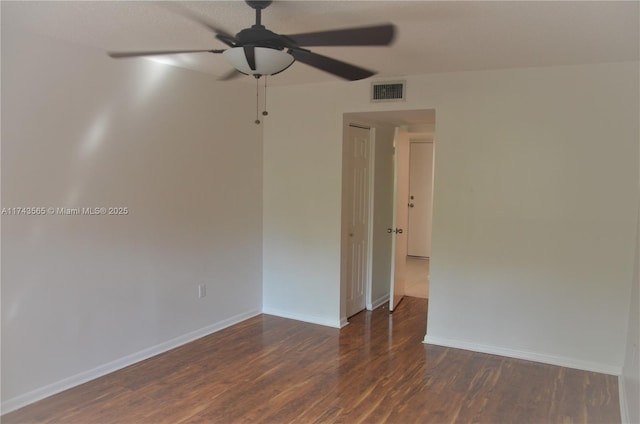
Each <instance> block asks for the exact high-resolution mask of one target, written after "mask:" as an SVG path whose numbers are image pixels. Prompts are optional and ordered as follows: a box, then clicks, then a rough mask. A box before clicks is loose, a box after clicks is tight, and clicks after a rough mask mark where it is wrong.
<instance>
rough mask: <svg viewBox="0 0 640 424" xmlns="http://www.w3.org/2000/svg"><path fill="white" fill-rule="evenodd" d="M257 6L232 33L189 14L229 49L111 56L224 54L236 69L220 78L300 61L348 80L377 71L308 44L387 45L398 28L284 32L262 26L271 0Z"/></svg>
mask: <svg viewBox="0 0 640 424" xmlns="http://www.w3.org/2000/svg"><path fill="white" fill-rule="evenodd" d="M246 3H247V4H248V5H249V6H250V7H252V8H253V9H255V14H256V23H255V24H254V25H252V26H251V27H249V28H245V29H243V30H241V31H240V32H238V33H237V34H236V35H235V36H234V35H230V34H228V33H226V32H225V31H223V30H222V29H220V28H217V27H215V26H213V25H211V24H210V23H208V22H205V21H204V20H202V19H200V18H199V17H196V16H193V15H190V16H189V17H190V18H191V19H194V20H196V21H198V22H199V23H200V24H202V25H204V26H206V27H207V28H208V29H210V30H211V31H213V32H214V33H215V37H216V38H217V39H218V40H220V41H221V42H223V43H224V44H226V45H227V46H229V48H227V49H213V50H170V51H169V50H166V51H142V52H111V53H109V56H111V57H112V58H130V57H140V56H156V55H171V54H181V53H202V52H208V53H214V54H220V53H221V54H222V55H223V56H224V57H225V59H226V60H227V61H228V62H229V63H230V64H231V65H232V66H233V67H234V68H235V69H234V70H233V71H232V72H231V73H230V74H227V75H226V76H224V77H222V78H221V79H223V80H224V79H230V78H233V77H235V76H238V75H240V73H241V74H246V75H253V76H254V77H255V78H260V77H261V76H263V75H264V76H267V75H275V74H277V73H280V72H282V71H284V70H285V69H287V68H288V67H289V66H291V65H292V64H293V62H295V61H298V62H301V63H304V64H306V65H309V66H312V67H314V68H317V69H320V70H322V71H325V72H328V73H330V74H333V75H336V76H338V77H341V78H344V79H346V80H349V81H356V80H360V79H363V78H367V77H370V76H372V75H375V72H374V71H371V70H368V69H365V68H362V67H359V66H356V65H352V64H350V63H346V62H343V61H340V60H337V59H332V58H330V57H327V56H323V55H320V54H317V53H313V52H311V51H310V50H308V49H306V48H305V47H312V46H386V45H389V44H391V42H392V41H393V37H394V33H395V27H394V26H393V25H392V24H382V25H374V26H367V27H356V28H346V29H337V30H329V31H320V32H309V33H301V34H291V35H281V34H277V33H275V32H273V31H270V30H268V29H267V28H266V27H265V26H264V25H262V22H261V18H262V15H261V13H262V9H264V8H266V7H268V6H269V5H270V4H271V0H253V1H252V0H246Z"/></svg>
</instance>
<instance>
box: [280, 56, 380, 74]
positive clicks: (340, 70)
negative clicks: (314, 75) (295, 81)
mask: <svg viewBox="0 0 640 424" xmlns="http://www.w3.org/2000/svg"><path fill="white" fill-rule="evenodd" d="M289 53H290V54H291V55H292V56H293V57H294V58H295V59H296V60H297V61H298V62H302V63H304V64H307V65H309V66H313V67H314V68H318V69H320V70H323V71H325V72H329V73H330V74H333V75H337V76H339V77H341V78H344V79H347V80H349V81H356V80H360V79H363V78H367V77H370V76H372V75H375V72H373V71H369V70H368V69H364V68H360V67H359V66H355V65H351V64H349V63H346V62H342V61H340V60H336V59H332V58H330V57H326V56H322V55H319V54H317V53H311V52H310V51H307V50H297V49H291V50H289Z"/></svg>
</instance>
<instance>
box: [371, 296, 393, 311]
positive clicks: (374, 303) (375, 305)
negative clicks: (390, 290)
mask: <svg viewBox="0 0 640 424" xmlns="http://www.w3.org/2000/svg"><path fill="white" fill-rule="evenodd" d="M385 303H389V295H388V294H386V295H384V296H382V297H379V298H378V299H376V300H374V301H372V302H371V303H367V310H369V311H373V310H374V309H377V308H379V307H380V306H382V305H384V304H385Z"/></svg>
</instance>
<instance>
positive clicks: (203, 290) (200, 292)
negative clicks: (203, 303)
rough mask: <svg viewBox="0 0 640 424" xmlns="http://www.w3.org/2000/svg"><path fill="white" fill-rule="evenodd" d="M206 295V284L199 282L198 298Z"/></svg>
mask: <svg viewBox="0 0 640 424" xmlns="http://www.w3.org/2000/svg"><path fill="white" fill-rule="evenodd" d="M206 295H207V285H206V284H200V285H199V286H198V298H199V299H202V298H203V297H205V296H206Z"/></svg>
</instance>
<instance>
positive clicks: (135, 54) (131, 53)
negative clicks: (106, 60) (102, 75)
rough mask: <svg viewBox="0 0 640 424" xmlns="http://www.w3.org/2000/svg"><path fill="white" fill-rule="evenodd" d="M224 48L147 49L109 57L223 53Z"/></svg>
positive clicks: (114, 54) (111, 53) (114, 53)
mask: <svg viewBox="0 0 640 424" xmlns="http://www.w3.org/2000/svg"><path fill="white" fill-rule="evenodd" d="M223 51H224V50H162V51H147V52H109V53H107V54H108V55H109V57H112V58H114V59H122V58H128V57H142V56H162V55H169V54H182V53H205V52H207V53H222V52H223Z"/></svg>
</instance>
